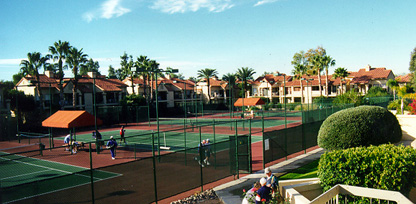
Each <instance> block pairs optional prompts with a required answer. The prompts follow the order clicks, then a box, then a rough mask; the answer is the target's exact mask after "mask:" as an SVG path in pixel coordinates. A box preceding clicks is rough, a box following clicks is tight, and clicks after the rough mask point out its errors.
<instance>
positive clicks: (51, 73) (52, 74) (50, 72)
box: [45, 70, 55, 78]
mask: <svg viewBox="0 0 416 204" xmlns="http://www.w3.org/2000/svg"><path fill="white" fill-rule="evenodd" d="M45 75H46V76H47V77H49V78H55V74H54V73H53V71H50V70H45Z"/></svg>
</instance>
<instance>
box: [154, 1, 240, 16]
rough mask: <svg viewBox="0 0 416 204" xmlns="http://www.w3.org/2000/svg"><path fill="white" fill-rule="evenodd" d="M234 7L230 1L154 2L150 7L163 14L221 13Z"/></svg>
mask: <svg viewBox="0 0 416 204" xmlns="http://www.w3.org/2000/svg"><path fill="white" fill-rule="evenodd" d="M233 6H234V4H233V3H232V2H231V0H156V1H155V2H154V3H153V5H152V6H151V7H150V8H152V9H155V10H160V11H162V12H164V13H171V14H173V13H186V12H196V11H198V10H200V9H207V10H208V11H209V12H222V11H225V10H227V9H230V8H232V7H233Z"/></svg>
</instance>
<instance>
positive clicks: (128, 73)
mask: <svg viewBox="0 0 416 204" xmlns="http://www.w3.org/2000/svg"><path fill="white" fill-rule="evenodd" d="M120 58H121V62H120V65H121V77H122V78H124V79H125V78H127V77H129V78H130V81H131V90H132V92H133V94H134V82H133V79H134V76H135V72H134V71H132V69H131V68H132V67H133V65H134V62H133V56H132V55H129V56H128V55H127V53H124V54H123V55H122V56H120Z"/></svg>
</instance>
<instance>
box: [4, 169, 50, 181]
mask: <svg viewBox="0 0 416 204" xmlns="http://www.w3.org/2000/svg"><path fill="white" fill-rule="evenodd" d="M45 171H50V170H43V171H35V172H32V173H27V174H20V175H18V176H9V177H5V178H1V179H0V180H5V179H10V178H15V177H19V176H26V175H30V174H36V173H41V172H45Z"/></svg>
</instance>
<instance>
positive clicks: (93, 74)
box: [88, 72, 97, 78]
mask: <svg viewBox="0 0 416 204" xmlns="http://www.w3.org/2000/svg"><path fill="white" fill-rule="evenodd" d="M88 76H89V77H91V78H97V72H88Z"/></svg>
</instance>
